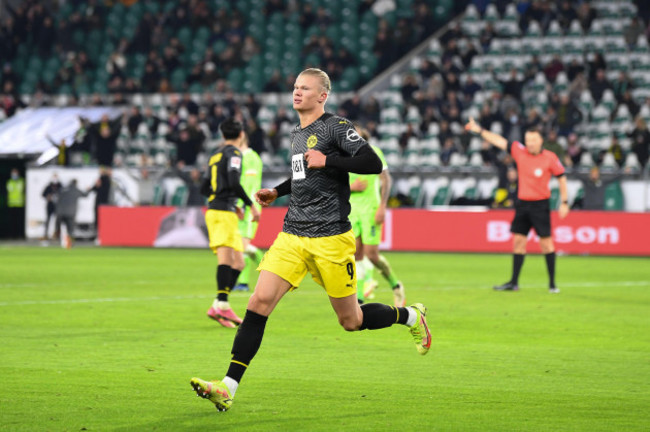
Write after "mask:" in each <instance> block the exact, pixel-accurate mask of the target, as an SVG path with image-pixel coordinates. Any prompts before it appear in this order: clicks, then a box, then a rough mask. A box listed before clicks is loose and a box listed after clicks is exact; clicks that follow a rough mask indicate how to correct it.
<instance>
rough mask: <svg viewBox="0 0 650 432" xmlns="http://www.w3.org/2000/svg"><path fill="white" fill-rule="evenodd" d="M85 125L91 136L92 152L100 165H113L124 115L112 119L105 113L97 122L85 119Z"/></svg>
mask: <svg viewBox="0 0 650 432" xmlns="http://www.w3.org/2000/svg"><path fill="white" fill-rule="evenodd" d="M85 123H86V125H85V127H86V130H87V133H88V135H89V137H90V142H91V144H90V145H91V152H92V154H93V156H94V157H95V159H96V160H97V164H98V165H102V166H107V167H110V166H113V156H114V155H115V149H116V148H117V138H118V136H119V135H120V129H121V123H122V116H120V117H118V118H116V119H115V120H110V119H109V118H108V115H106V114H104V115H103V116H102V117H101V120H100V121H99V122H97V123H90V122H88V121H87V120H85Z"/></svg>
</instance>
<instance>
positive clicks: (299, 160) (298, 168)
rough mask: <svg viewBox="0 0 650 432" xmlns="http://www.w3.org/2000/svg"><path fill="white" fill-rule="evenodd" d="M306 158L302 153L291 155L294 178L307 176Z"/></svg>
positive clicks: (300, 178) (298, 178) (299, 178)
mask: <svg viewBox="0 0 650 432" xmlns="http://www.w3.org/2000/svg"><path fill="white" fill-rule="evenodd" d="M304 161H305V158H304V156H303V154H302V153H299V154H295V155H293V156H292V157H291V172H292V176H293V179H294V180H302V179H304V178H305V162H304Z"/></svg>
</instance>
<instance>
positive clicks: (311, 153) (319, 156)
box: [305, 149, 327, 169]
mask: <svg viewBox="0 0 650 432" xmlns="http://www.w3.org/2000/svg"><path fill="white" fill-rule="evenodd" d="M325 159H327V156H325V155H324V154H323V153H321V152H319V151H318V150H314V149H311V150H307V151H306V152H305V160H306V161H307V168H313V169H318V168H325Z"/></svg>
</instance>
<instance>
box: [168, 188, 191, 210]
mask: <svg viewBox="0 0 650 432" xmlns="http://www.w3.org/2000/svg"><path fill="white" fill-rule="evenodd" d="M187 193H188V191H187V186H185V185H180V186H178V187H177V188H176V190H175V191H174V194H173V195H172V198H171V201H170V204H171V205H172V206H176V207H182V206H184V205H185V204H186V203H187Z"/></svg>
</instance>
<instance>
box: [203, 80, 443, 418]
mask: <svg viewBox="0 0 650 432" xmlns="http://www.w3.org/2000/svg"><path fill="white" fill-rule="evenodd" d="M330 89H331V84H330V79H329V77H328V76H327V74H326V73H325V72H323V71H322V70H320V69H313V68H312V69H306V70H304V71H302V72H301V73H300V75H298V77H297V78H296V82H295V85H294V89H293V108H294V110H296V112H297V113H298V117H299V119H300V124H299V125H298V126H296V128H295V129H294V130H293V132H292V137H291V149H292V150H291V177H290V178H289V179H287V180H286V181H285V182H283V183H282V184H280V185H278V186H277V187H275V188H274V189H261V190H259V191H258V192H257V193H256V194H255V199H256V200H257V202H258V203H260V204H261V205H262V206H268V205H269V204H271V203H272V202H273V201H274V200H275V199H276V198H277V197H279V196H282V195H289V194H290V195H291V198H290V200H289V209H288V210H287V214H286V216H285V218H284V226H283V228H282V232H281V233H280V234H278V237H277V238H276V239H275V241H274V242H273V245H272V246H271V248H270V249H269V250H268V252H267V253H266V255H264V259H263V260H262V263H261V264H260V266H259V267H258V270H260V276H259V278H258V281H257V285H256V287H255V292H254V293H253V295H252V296H251V298H250V300H249V301H248V307H247V310H246V315H245V316H244V321H243V323H242V324H241V325H240V326H239V329H238V330H237V334H236V336H235V340H234V342H233V346H232V351H231V352H232V358H231V361H230V365H229V367H228V372H227V373H226V377H225V378H224V379H223V380H221V381H220V380H215V381H204V380H202V379H200V378H192V379H191V380H190V384H191V385H192V387H193V388H194V390H195V391H196V393H197V394H198V395H199V396H201V397H203V398H206V399H209V400H210V401H211V402H212V403H214V404H215V406H216V408H217V409H218V410H219V411H226V410H228V409H229V408H230V406H231V405H232V400H233V397H234V396H235V392H236V390H237V387H238V386H239V382H240V380H241V379H242V376H243V375H244V372H246V369H247V368H248V365H249V364H250V362H251V360H253V357H254V356H255V354H256V353H257V350H258V349H259V347H260V345H261V343H262V337H263V336H264V329H265V326H266V322H267V319H268V317H269V315H270V314H271V312H273V310H274V309H275V307H276V305H277V304H278V302H279V301H280V300H281V299H282V297H283V296H284V295H285V294H287V293H288V292H290V291H293V290H295V289H296V288H298V286H299V285H300V283H301V282H302V280H303V278H304V277H305V276H306V275H307V273H310V274H311V276H312V279H314V281H315V282H316V283H318V284H319V285H321V286H322V287H323V288H324V289H325V292H326V293H327V295H328V297H329V301H330V304H331V305H332V308H333V309H334V312H335V313H336V315H337V317H338V321H339V324H341V326H342V327H343V328H344V329H345V330H347V331H355V330H364V329H380V328H385V327H390V326H392V325H393V324H402V325H406V326H408V327H409V329H410V332H411V335H412V337H413V339H414V341H415V345H416V348H417V350H418V352H419V353H420V354H426V353H427V352H428V350H429V347H430V345H431V333H430V332H429V329H428V327H427V322H426V311H427V309H426V307H424V305H422V304H421V303H416V304H414V305H412V306H409V307H393V306H388V305H384V304H380V303H367V304H364V305H363V306H359V304H358V302H357V286H356V284H357V278H356V269H355V262H354V252H355V238H354V234H353V233H352V225H351V224H350V221H349V220H348V215H349V213H350V183H349V182H350V180H349V175H348V173H349V172H356V173H359V174H379V173H380V172H381V168H382V166H381V160H380V159H379V157H378V156H377V154H376V153H375V152H374V151H373V150H372V148H371V147H370V146H369V145H368V144H367V143H366V142H365V141H364V140H363V139H362V138H361V137H360V136H359V134H358V133H357V131H356V130H355V128H354V126H353V125H352V124H351V123H350V122H349V121H348V120H346V119H344V118H342V117H338V116H334V115H332V114H329V113H325V102H326V101H327V98H328V96H329V92H330ZM295 325H296V326H301V325H304V324H303V323H301V322H297V323H295ZM300 349H310V347H308V346H306V347H301V348H300ZM344 355H346V354H344Z"/></svg>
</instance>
